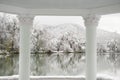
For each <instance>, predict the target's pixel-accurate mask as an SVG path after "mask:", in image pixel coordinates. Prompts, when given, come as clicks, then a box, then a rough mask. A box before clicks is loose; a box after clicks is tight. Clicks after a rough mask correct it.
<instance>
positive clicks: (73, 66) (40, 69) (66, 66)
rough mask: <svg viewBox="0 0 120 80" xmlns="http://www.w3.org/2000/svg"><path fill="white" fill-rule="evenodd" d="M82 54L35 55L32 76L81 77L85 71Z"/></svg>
mask: <svg viewBox="0 0 120 80" xmlns="http://www.w3.org/2000/svg"><path fill="white" fill-rule="evenodd" d="M83 57H84V55H83V54H82V53H54V54H51V55H47V54H37V55H36V54H33V55H32V58H33V59H32V62H31V63H32V64H33V65H34V66H31V70H32V72H31V74H32V75H44V76H61V75H62V76H68V75H80V74H83V73H84V71H85V60H84V59H83Z"/></svg>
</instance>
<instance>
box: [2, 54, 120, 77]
mask: <svg viewBox="0 0 120 80" xmlns="http://www.w3.org/2000/svg"><path fill="white" fill-rule="evenodd" d="M112 56H113V55H110V53H105V54H102V55H100V54H99V55H98V57H97V62H98V64H97V69H98V73H102V74H103V73H105V74H110V75H113V74H115V73H116V74H117V73H119V72H120V54H116V56H115V58H113V57H112ZM18 70H19V55H18V54H14V55H10V56H6V55H0V76H7V75H18ZM84 74H85V53H53V54H46V53H44V54H31V75H34V76H78V75H84Z"/></svg>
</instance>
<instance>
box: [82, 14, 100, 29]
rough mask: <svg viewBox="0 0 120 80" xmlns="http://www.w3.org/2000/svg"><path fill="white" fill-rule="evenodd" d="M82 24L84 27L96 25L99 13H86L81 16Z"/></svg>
mask: <svg viewBox="0 0 120 80" xmlns="http://www.w3.org/2000/svg"><path fill="white" fill-rule="evenodd" d="M83 19H84V24H85V26H86V27H89V26H92V27H97V26H98V22H99V20H100V15H95V14H88V15H85V16H83Z"/></svg>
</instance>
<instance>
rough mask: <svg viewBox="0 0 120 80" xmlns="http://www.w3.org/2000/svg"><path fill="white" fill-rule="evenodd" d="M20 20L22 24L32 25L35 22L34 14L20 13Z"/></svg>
mask: <svg viewBox="0 0 120 80" xmlns="http://www.w3.org/2000/svg"><path fill="white" fill-rule="evenodd" d="M18 19H19V22H20V23H22V24H24V25H25V24H27V25H29V24H30V25H31V24H32V23H33V19H34V16H33V15H29V14H20V15H18Z"/></svg>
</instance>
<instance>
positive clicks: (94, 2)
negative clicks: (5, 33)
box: [0, 0, 120, 9]
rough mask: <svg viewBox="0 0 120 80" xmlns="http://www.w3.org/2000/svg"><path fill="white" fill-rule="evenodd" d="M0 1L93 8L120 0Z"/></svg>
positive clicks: (2, 0)
mask: <svg viewBox="0 0 120 80" xmlns="http://www.w3.org/2000/svg"><path fill="white" fill-rule="evenodd" d="M0 3H2V4H7V5H12V6H17V7H22V8H30V9H91V8H92V9H93V8H98V7H104V6H110V5H115V4H119V3H120V0H0Z"/></svg>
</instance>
